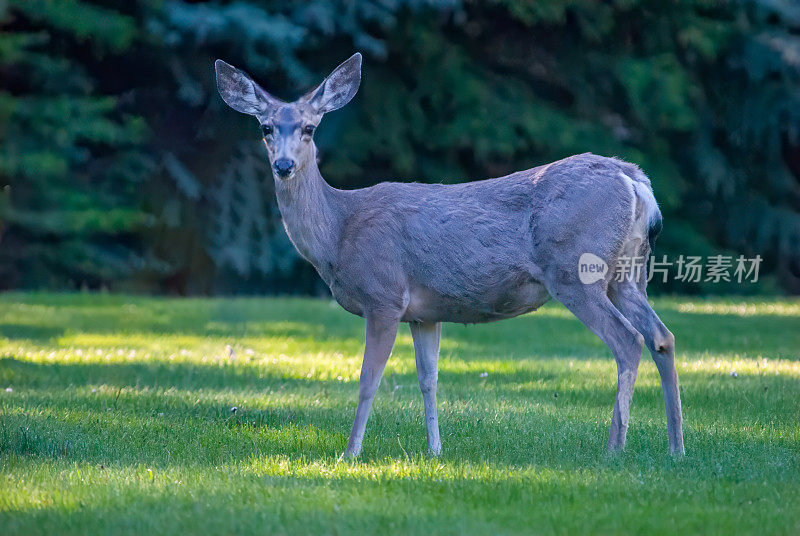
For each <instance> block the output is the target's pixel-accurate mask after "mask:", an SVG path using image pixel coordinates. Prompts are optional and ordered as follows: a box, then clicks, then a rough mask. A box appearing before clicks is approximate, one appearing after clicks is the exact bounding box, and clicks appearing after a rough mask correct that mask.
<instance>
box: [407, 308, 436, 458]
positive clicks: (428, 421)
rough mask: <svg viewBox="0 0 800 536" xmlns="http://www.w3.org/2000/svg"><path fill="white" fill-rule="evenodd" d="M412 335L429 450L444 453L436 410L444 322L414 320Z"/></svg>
mask: <svg viewBox="0 0 800 536" xmlns="http://www.w3.org/2000/svg"><path fill="white" fill-rule="evenodd" d="M409 325H410V326H411V337H412V338H413V339H414V354H415V356H416V358H417V379H418V380H419V388H420V391H422V401H423V403H424V404H425V431H426V432H427V435H428V452H429V453H430V454H432V455H433V456H438V455H439V454H441V453H442V442H441V440H440V439H439V416H438V414H437V412H436V384H437V381H438V378H439V337H440V335H441V333H442V324H441V323H439V322H436V323H433V322H425V323H422V322H412V323H411V324H409Z"/></svg>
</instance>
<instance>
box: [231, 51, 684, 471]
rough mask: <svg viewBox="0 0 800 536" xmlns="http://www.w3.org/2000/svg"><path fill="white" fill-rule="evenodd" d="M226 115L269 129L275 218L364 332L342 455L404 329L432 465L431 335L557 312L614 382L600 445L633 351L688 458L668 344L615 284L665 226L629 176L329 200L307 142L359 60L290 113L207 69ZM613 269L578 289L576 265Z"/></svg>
mask: <svg viewBox="0 0 800 536" xmlns="http://www.w3.org/2000/svg"><path fill="white" fill-rule="evenodd" d="M216 68H217V83H218V87H219V90H220V94H221V95H222V97H223V99H224V100H225V102H227V103H228V104H229V105H230V106H231V107H233V108H234V109H236V110H238V111H240V112H243V113H248V114H251V115H254V116H256V117H257V118H258V119H259V122H260V123H261V124H262V126H265V127H266V130H265V145H266V147H267V152H268V155H269V159H270V162H271V163H272V166H273V175H274V179H275V185H276V192H277V198H278V205H279V208H280V210H281V214H282V215H283V219H284V224H285V226H286V231H287V233H288V235H289V237H290V238H291V240H292V242H293V243H294V244H295V246H296V247H297V249H298V251H299V252H300V253H301V255H303V257H305V258H306V259H307V260H308V261H309V262H311V263H312V264H313V265H314V267H315V268H316V269H317V271H318V272H319V274H320V276H321V277H322V278H323V279H324V280H325V282H326V283H327V284H328V285H329V286H330V289H331V292H332V293H333V296H334V297H335V299H336V300H337V301H338V302H339V303H340V304H341V305H342V307H344V308H345V309H346V310H348V311H350V312H351V313H354V314H357V315H360V316H363V317H365V318H366V321H367V338H366V348H365V354H364V361H363V364H362V371H361V378H360V387H359V403H358V408H357V411H356V419H355V422H354V424H353V431H352V433H351V436H350V441H349V443H348V447H347V453H348V454H349V455H351V456H357V455H358V454H359V453H360V451H361V442H362V440H363V435H364V430H365V427H366V422H367V417H368V415H369V410H370V406H371V404H372V399H373V397H374V395H375V391H376V390H377V387H378V384H379V383H380V377H381V374H382V373H383V369H384V367H385V364H386V361H387V359H388V357H389V355H390V353H391V349H392V346H393V344H394V339H395V336H396V332H397V327H398V323H399V322H408V323H410V324H411V328H412V336H413V338H414V346H415V351H416V354H417V368H418V377H419V382H420V387H421V389H422V392H423V398H424V401H425V411H426V429H427V431H428V448H429V450H430V451H431V452H432V453H434V454H436V453H439V452H440V451H441V443H440V441H439V431H438V420H437V415H436V376H437V374H436V362H437V360H438V347H439V333H440V328H441V323H442V322H463V323H474V322H487V321H492V320H499V319H503V318H511V317H514V316H517V315H520V314H523V313H526V312H528V311H532V310H534V309H536V308H538V307H539V306H541V305H542V304H544V303H545V302H546V301H548V300H549V299H550V298H551V297H552V298H555V299H557V300H558V301H560V302H562V303H563V304H564V305H565V306H566V307H567V308H568V309H569V310H570V311H572V312H573V313H574V314H575V315H576V316H577V317H578V318H579V319H580V320H581V321H582V322H583V323H584V324H585V325H586V326H587V327H589V329H591V330H592V331H593V332H594V333H595V334H596V335H597V336H598V337H600V338H601V339H602V340H603V341H604V342H605V343H606V344H607V345H608V347H609V348H610V349H611V351H612V353H613V354H614V358H615V359H616V361H617V365H618V371H619V377H618V389H617V397H616V403H615V406H614V413H613V416H612V425H611V432H610V434H609V442H608V447H609V449H611V450H617V449H621V448H623V447H624V445H625V432H626V430H627V426H628V419H629V414H630V402H631V397H632V395H633V384H634V382H635V379H636V371H637V369H638V364H639V359H640V355H641V350H642V347H643V345H645V344H646V345H647V346H648V348H649V349H650V351H651V353H652V355H653V358H654V360H655V361H656V364H657V366H658V370H659V373H660V374H661V379H662V386H663V390H664V399H665V404H666V408H667V423H668V437H669V446H670V450H671V451H672V452H683V438H682V432H681V410H680V395H679V392H678V384H677V375H676V373H675V366H674V337H673V336H672V334H671V333H670V332H669V331H668V330H667V328H666V327H665V326H664V325H663V324H662V323H661V321H660V320H659V319H658V317H657V316H656V314H655V312H653V310H652V309H651V308H650V306H649V305H648V303H647V299H646V281H645V280H644V278H640V279H639V280H636V281H633V280H626V281H622V282H616V281H614V280H613V277H612V276H613V269H614V266H615V264H616V262H617V259H618V257H619V256H620V255H631V254H634V255H635V254H639V255H645V256H646V255H648V254H649V251H650V247H651V244H652V241H653V240H654V235H655V234H657V231H658V229H660V225H661V215H660V213H659V212H658V208H657V206H656V205H655V200H654V198H653V197H652V191H651V190H650V182H649V180H648V179H647V177H646V176H645V175H644V174H643V173H642V172H641V171H640V170H639V168H638V167H636V166H635V165H633V164H630V163H627V162H623V161H621V160H617V159H615V158H606V157H602V156H597V155H593V154H589V153H585V154H581V155H577V156H572V157H569V158H565V159H563V160H559V161H557V162H553V163H551V164H547V165H545V166H540V167H537V168H533V169H530V170H527V171H521V172H518V173H514V174H512V175H508V176H506V177H501V178H496V179H488V180H483V181H477V182H469V183H464V184H457V185H442V184H418V183H381V184H377V185H375V186H372V187H370V188H364V189H360V190H349V191H345V190H338V189H335V188H332V187H331V186H329V185H328V184H327V183H326V182H325V181H324V180H323V178H322V176H321V175H320V172H319V169H318V167H317V158H316V156H317V155H316V147H315V145H314V142H313V131H309V130H308V129H312V130H313V128H315V127H316V126H317V125H318V124H319V121H320V120H321V118H322V115H323V114H324V113H326V112H329V111H333V110H335V109H337V108H339V107H341V106H344V105H345V104H347V102H349V101H350V99H351V98H352V97H353V96H354V95H355V93H356V91H357V89H358V85H359V83H360V72H361V56H360V54H356V55H354V56H353V57H351V58H350V59H349V60H347V61H346V62H345V63H343V64H342V65H341V66H339V67H338V68H337V69H336V70H334V72H333V73H332V74H331V76H329V77H328V78H326V79H325V80H324V81H323V82H322V84H320V85H319V86H318V87H317V88H315V89H314V90H312V91H311V92H309V93H308V94H307V95H305V96H304V97H302V98H301V99H299V100H298V101H296V102H294V103H285V102H282V101H280V100H278V99H276V98H274V97H272V96H270V95H269V94H268V93H266V91H264V90H263V89H262V88H261V87H260V86H258V85H257V84H256V83H255V82H253V81H252V80H251V79H250V78H249V77H248V76H247V75H246V74H244V73H243V72H242V71H239V70H237V69H234V68H233V67H231V66H229V65H228V64H226V63H224V62H222V61H220V60H218V61H217V64H216ZM583 253H592V254H594V255H596V256H598V257H599V258H601V259H603V260H604V261H606V262H607V263H608V265H609V267H610V269H609V270H608V272H607V274H606V276H605V278H603V279H601V280H599V281H597V282H595V283H592V284H583V283H581V282H580V281H579V279H578V259H579V258H580V256H581V255H582V254H583Z"/></svg>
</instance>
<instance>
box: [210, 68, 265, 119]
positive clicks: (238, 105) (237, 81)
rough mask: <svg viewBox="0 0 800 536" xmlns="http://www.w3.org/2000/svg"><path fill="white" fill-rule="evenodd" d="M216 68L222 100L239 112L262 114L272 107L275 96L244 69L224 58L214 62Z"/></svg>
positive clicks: (218, 88)
mask: <svg viewBox="0 0 800 536" xmlns="http://www.w3.org/2000/svg"><path fill="white" fill-rule="evenodd" d="M214 70H215V71H216V72H217V90H218V91H219V94H220V96H221V97H222V100H224V101H225V104H227V105H228V106H230V107H231V108H233V109H234V110H236V111H237V112H242V113H243V114H250V115H261V114H263V113H264V112H266V111H267V109H268V108H269V107H270V104H271V103H272V101H273V100H274V98H273V97H271V96H270V95H269V94H268V93H267V92H266V91H264V90H263V89H261V87H260V86H259V85H258V84H256V83H255V82H254V81H253V79H252V78H250V77H249V76H247V74H245V73H244V72H243V71H240V70H239V69H237V68H236V67H234V66H233V65H229V64H227V63H225V62H224V61H222V60H217V61H215V62H214Z"/></svg>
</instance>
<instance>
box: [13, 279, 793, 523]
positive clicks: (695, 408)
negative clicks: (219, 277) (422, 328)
mask: <svg viewBox="0 0 800 536" xmlns="http://www.w3.org/2000/svg"><path fill="white" fill-rule="evenodd" d="M655 308H656V310H657V311H658V312H659V314H660V315H661V317H662V319H663V320H664V322H665V323H666V324H667V325H668V326H669V327H670V328H671V329H672V331H673V332H674V333H675V335H676V337H677V344H678V359H677V360H678V373H679V375H680V379H681V392H682V396H683V408H684V419H685V431H684V433H685V441H686V450H687V455H686V456H685V457H683V458H677V459H674V458H672V457H670V456H669V455H668V454H667V452H668V449H667V434H666V424H665V415H664V406H663V402H662V397H661V389H660V385H659V381H658V374H657V372H656V370H655V366H654V365H653V364H652V361H651V360H650V359H649V356H648V355H645V356H644V358H643V360H642V366H641V369H640V374H639V379H638V381H637V384H636V394H635V396H634V402H633V408H632V412H631V427H630V430H629V432H628V446H627V450H626V452H625V453H623V454H621V455H618V456H609V455H607V454H606V453H605V441H606V436H607V433H608V426H609V422H610V419H611V409H612V405H613V399H614V391H615V382H616V370H615V366H614V363H613V360H612V359H611V356H610V354H609V352H608V350H607V349H606V348H605V347H604V346H603V345H602V343H601V342H600V341H599V340H597V339H596V338H595V337H594V336H593V335H592V334H591V333H589V332H588V330H586V329H585V328H584V327H583V326H582V325H581V324H579V323H578V321H577V320H575V319H574V318H573V317H571V316H570V314H569V313H568V312H567V311H566V310H565V309H564V308H563V307H561V306H558V305H548V306H546V307H545V308H543V309H542V310H541V311H539V312H537V313H535V314H533V315H527V316H524V317H521V318H517V319H514V320H509V321H505V322H500V323H496V324H489V325H481V326H469V327H464V326H458V325H446V326H445V329H444V339H443V343H442V356H441V361H440V376H439V412H440V413H439V415H440V421H441V431H442V441H443V444H444V454H443V455H442V457H441V458H440V459H438V460H432V459H429V458H427V457H425V456H424V451H425V433H424V429H423V418H422V399H421V396H420V395H419V390H418V388H417V385H416V375H415V371H414V357H413V346H412V343H411V338H410V336H409V333H408V329H407V328H405V327H403V328H402V329H401V330H400V335H399V338H398V342H397V345H396V347H395V351H394V354H393V356H392V358H391V359H390V361H389V365H388V367H387V370H386V374H385V376H384V381H383V383H382V385H381V388H380V390H379V391H378V395H377V397H376V400H375V405H374V407H373V412H372V416H371V418H370V422H369V425H368V427H367V436H366V438H365V441H364V450H363V455H362V459H361V461H357V462H348V461H345V460H342V459H340V454H341V452H342V451H343V450H344V447H345V444H346V442H347V434H348V432H349V430H350V425H351V423H352V417H353V414H354V412H355V400H356V393H357V382H358V371H359V365H360V361H361V352H362V350H363V330H364V325H363V320H361V319H359V318H356V317H352V316H350V315H348V314H347V313H345V312H343V311H342V310H340V309H339V308H338V307H337V306H335V305H334V304H332V303H330V302H327V301H314V300H299V299H266V300H265V299H191V300H188V299H153V298H141V297H127V296H108V295H83V294H81V295H74V294H72V295H63V294H5V295H2V296H0V357H2V358H1V359H0V419H2V420H1V421H0V533H2V534H68V533H84V534H98V533H113V534H120V533H150V534H181V533H182V534H190V533H192V534H193V533H198V534H200V533H202V534H206V533H222V534H231V533H249V534H256V533H257V534H307V533H323V534H333V533H336V534H342V533H358V534H369V533H397V532H402V533H406V532H413V533H426V534H428V533H431V532H433V533H437V534H438V533H443V534H469V533H472V534H486V533H492V534H510V533H520V532H524V533H544V534H552V533H559V534H560V533H585V532H591V533H602V534H609V533H647V534H651V533H656V534H659V533H660V534H678V533H697V532H705V533H717V534H730V533H739V534H741V533H759V534H780V533H784V534H797V533H798V532H800V463H799V462H800V301H797V300H769V299H764V300H748V301H747V302H746V303H745V302H741V301H739V300H710V301H702V300H690V299H663V300H656V301H655ZM228 344H230V345H232V346H233V348H234V349H235V351H236V353H237V355H238V358H237V359H236V361H234V362H231V361H229V360H228V359H226V357H225V347H226V345H228ZM734 370H735V372H736V377H734V376H732V374H731V372H732V371H734ZM484 372H485V373H488V376H486V377H481V374H482V373H484ZM7 388H10V389H11V391H10V392H8V390H7ZM233 406H236V407H237V408H238V410H237V411H236V412H235V413H232V412H231V408H232V407H233Z"/></svg>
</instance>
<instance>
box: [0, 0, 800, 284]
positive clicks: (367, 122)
mask: <svg viewBox="0 0 800 536" xmlns="http://www.w3.org/2000/svg"><path fill="white" fill-rule="evenodd" d="M0 25H1V26H2V34H0V182H1V183H2V184H3V185H5V189H4V190H3V193H2V197H0V210H2V218H1V219H2V221H3V226H4V228H3V236H2V242H0V286H2V287H3V288H20V287H21V288H38V287H50V288H85V287H88V288H110V289H113V290H125V291H145V292H171V293H182V294H195V293H238V292H248V293H262V292H279V293H288V292H298V293H321V292H324V289H323V288H322V286H321V282H320V281H319V279H318V278H317V276H316V274H315V273H314V271H313V268H311V267H310V266H309V265H307V264H306V263H304V262H302V261H301V260H300V259H299V258H298V257H297V255H296V253H295V252H294V250H293V249H292V247H291V244H290V243H289V241H288V239H287V238H286V236H285V233H284V231H283V229H282V226H281V222H280V215H279V214H278V212H277V208H276V204H275V201H274V199H273V192H272V178H271V175H270V173H269V168H268V163H267V162H266V155H265V153H264V151H263V148H262V147H261V145H260V140H259V133H258V128H257V124H256V122H255V121H254V120H252V118H248V117H245V116H242V115H240V114H237V113H235V112H233V111H232V110H230V109H228V108H226V107H225V105H224V104H223V103H222V101H221V99H220V98H219V97H218V95H217V94H216V91H215V89H214V81H213V60H214V59H215V58H218V57H220V58H223V59H225V60H226V61H228V62H230V63H232V64H234V65H237V66H239V67H241V68H243V69H245V70H247V71H248V72H250V73H251V74H252V75H253V76H254V77H255V78H256V79H257V80H259V81H260V82H261V83H262V84H263V85H264V86H265V88H267V89H268V90H269V91H271V92H273V93H274V94H276V95H277V96H279V97H282V98H286V99H293V98H295V97H296V96H298V95H300V94H301V93H302V92H303V91H304V90H307V89H308V88H310V87H312V86H313V85H314V84H316V83H318V82H319V81H320V80H321V78H322V77H324V76H325V75H326V74H327V73H328V72H329V71H330V70H331V69H332V68H333V67H334V66H336V65H337V64H338V63H340V62H341V61H342V60H344V59H346V58H347V57H348V56H350V55H351V54H352V53H353V52H354V51H356V50H360V51H362V52H363V53H364V55H365V62H364V67H363V82H362V87H361V90H360V92H359V95H358V96H357V97H356V98H355V100H354V101H353V102H352V103H351V104H350V105H349V106H347V107H346V108H344V109H343V110H341V111H339V112H336V113H334V114H331V115H330V116H329V117H326V119H325V121H324V122H323V124H322V126H321V127H320V129H319V132H318V134H317V145H318V147H319V149H320V155H321V169H322V172H323V174H324V175H325V177H326V179H327V180H328V181H329V182H330V183H332V184H333V185H335V186H337V187H340V188H355V187H362V186H367V185H370V184H373V183H375V182H378V181H381V180H403V181H410V180H415V181H424V182H442V181H443V182H459V181H464V180H472V179H479V178H485V177H489V176H499V175H503V174H506V173H509V172H512V171H516V170H519V169H525V168H529V167H533V166H535V165H538V164H541V163H545V162H548V161H551V160H554V159H558V158H562V157H565V156H568V155H571V154H575V153H581V152H585V151H592V152H596V153H599V154H604V155H616V156H619V157H622V158H625V159H628V160H631V161H633V162H636V163H638V164H640V165H641V166H642V168H643V169H644V170H645V172H646V173H648V175H649V176H650V177H651V179H652V181H653V185H654V189H655V192H656V196H657V198H658V199H659V202H660V203H661V205H662V211H663V212H664V216H665V229H664V233H663V235H662V237H661V238H660V240H659V243H658V246H657V254H658V255H661V254H666V255H672V256H675V255H679V254H685V255H686V254H691V255H712V254H728V255H734V254H739V253H743V254H745V255H748V256H753V255H756V254H760V255H761V256H762V257H764V259H765V261H764V264H763V265H762V273H764V274H766V277H764V278H762V281H761V282H760V283H759V284H757V285H749V286H742V285H730V286H725V285H714V286H713V288H712V287H710V286H708V285H705V284H702V283H701V284H691V285H690V284H684V285H678V284H677V283H675V282H670V283H668V284H666V285H664V284H660V285H659V284H656V285H655V287H656V288H658V289H659V290H661V291H669V292H671V291H681V292H700V293H702V292H710V291H713V292H742V291H747V292H792V293H797V292H800V84H798V79H799V78H800V7H798V5H797V4H796V2H794V1H793V0H751V1H743V0H742V1H714V0H694V1H693V0H686V1H675V2H654V1H644V0H617V1H603V2H601V1H594V0H576V1H566V0H556V1H552V2H531V1H514V0H494V1H488V2H473V1H459V0H450V1H438V2H437V1H424V0H405V1H404V0H369V1H362V2H356V1H344V0H341V1H337V0H316V1H310V2H272V1H254V0H240V1H235V2H222V1H217V2H198V3H187V2H180V1H175V0H139V1H126V2H123V1H119V0H92V1H89V0H5V1H3V0H0Z"/></svg>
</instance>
